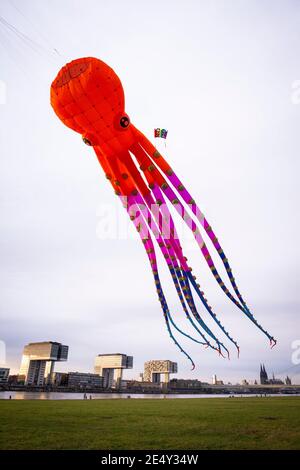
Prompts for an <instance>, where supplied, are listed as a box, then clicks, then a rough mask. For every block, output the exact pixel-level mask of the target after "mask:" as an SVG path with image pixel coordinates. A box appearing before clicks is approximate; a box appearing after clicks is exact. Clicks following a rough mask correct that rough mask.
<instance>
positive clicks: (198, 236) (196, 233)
mask: <svg viewBox="0 0 300 470" xmlns="http://www.w3.org/2000/svg"><path fill="white" fill-rule="evenodd" d="M137 132H138V135H139V138H140V142H141V144H140V145H141V148H142V150H143V151H144V153H145V158H146V159H148V160H147V161H148V162H149V163H150V165H149V167H151V171H153V172H155V175H156V177H157V178H158V180H159V183H160V186H161V189H162V190H163V192H164V194H165V195H166V196H167V198H168V199H169V200H170V201H171V202H172V204H173V205H174V207H175V209H176V210H177V212H178V213H179V214H180V216H181V217H182V218H183V220H184V221H185V222H186V223H187V225H188V226H189V228H190V229H191V230H192V231H193V234H194V237H195V239H196V241H197V243H198V245H199V247H200V249H201V251H202V254H203V255H204V258H205V259H206V262H207V264H208V266H209V268H210V270H211V272H212V273H213V275H214V277H215V279H216V281H217V282H218V284H219V286H220V287H221V289H222V290H223V291H224V292H225V294H226V295H227V297H229V299H230V300H231V301H232V302H233V303H234V304H235V305H236V306H237V307H238V308H239V309H240V310H241V311H242V312H243V313H244V314H245V315H246V316H247V317H248V318H249V319H250V320H251V321H252V322H253V323H254V324H255V325H256V327H257V328H259V329H260V331H262V332H263V333H264V334H265V335H266V336H267V337H268V338H269V340H270V343H271V346H272V347H273V346H274V345H275V344H276V340H275V339H274V337H273V336H271V335H270V334H269V333H268V331H267V330H265V329H264V328H263V327H262V326H261V325H260V324H259V323H258V322H257V320H256V319H255V317H254V315H253V314H252V313H251V312H250V310H249V308H248V307H247V305H246V304H245V303H243V304H242V303H240V302H239V301H237V300H236V299H235V298H234V297H233V295H232V294H231V293H230V291H229V290H228V289H227V287H226V286H225V284H224V282H223V281H222V278H221V276H220V275H219V273H218V271H217V269H216V267H215V264H214V262H213V260H212V258H211V256H210V254H209V251H208V249H207V247H206V245H205V242H204V240H203V238H202V236H201V234H200V231H199V229H198V227H197V226H196V224H195V222H194V221H193V220H192V219H191V218H190V216H189V215H187V212H186V211H185V210H184V207H183V205H182V204H181V203H180V201H179V200H178V198H177V196H176V194H175V193H174V192H173V190H172V189H171V188H170V186H169V185H168V184H167V183H166V181H165V180H164V178H163V176H162V175H161V173H160V172H159V171H158V169H157V167H156V165H155V163H154V161H153V160H151V159H150V157H149V155H148V153H149V152H152V154H151V153H150V155H152V158H153V159H155V158H156V159H157V160H158V162H159V161H160V160H161V161H162V162H164V164H163V165H162V164H161V165H160V168H161V169H162V171H163V172H164V173H165V174H166V175H168V173H167V172H168V171H169V170H170V171H169V172H170V173H172V174H173V171H172V170H171V169H170V167H169V166H168V164H167V163H166V161H165V160H164V159H163V157H162V156H161V155H160V154H159V153H158V152H157V150H156V149H155V147H154V146H153V145H152V144H151V142H149V141H148V140H147V139H146V138H145V137H144V136H143V134H142V133H140V132H139V131H137ZM154 154H155V155H156V156H154ZM158 165H159V163H158ZM149 167H148V168H149ZM199 212H200V210H199ZM200 213H201V212H200ZM182 214H184V216H183V215H182ZM201 214H202V213H201ZM200 219H201V217H200ZM224 256H225V255H224ZM224 260H225V261H224ZM224 260H223V261H224V262H225V263H226V264H227V263H228V260H227V258H226V259H225V258H224ZM272 343H273V345H272Z"/></svg>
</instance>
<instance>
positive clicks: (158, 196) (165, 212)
mask: <svg viewBox="0 0 300 470" xmlns="http://www.w3.org/2000/svg"><path fill="white" fill-rule="evenodd" d="M132 150H133V152H134V155H135V157H136V158H137V160H138V162H139V164H140V168H141V170H142V171H144V174H145V177H146V179H147V181H148V183H149V186H150V187H151V189H152V194H153V196H154V197H155V200H156V201H155V202H156V204H158V206H159V209H160V213H161V214H162V216H163V217H165V218H166V220H167V222H168V223H169V225H170V227H169V237H170V238H169V240H170V243H171V244H172V245H173V248H174V249H176V248H177V249H179V250H180V252H181V255H182V257H183V253H182V248H181V246H180V245H179V238H178V235H177V232H176V228H175V224H174V221H173V218H172V216H171V213H170V211H169V208H168V206H167V204H166V201H165V199H164V196H163V194H162V192H161V190H160V188H159V186H158V185H157V184H156V183H155V182H154V178H153V177H152V171H151V169H149V167H148V166H147V162H145V161H144V158H143V157H144V154H143V152H142V149H141V148H140V147H134V148H133V149H132ZM148 197H149V196H148ZM151 202H152V201H151V200H150V203H151ZM184 259H185V258H184ZM182 269H183V271H184V272H185V273H189V272H190V271H189V268H188V266H185V267H183V268H182ZM181 276H182V275H181V273H180V275H179V278H180V277H181ZM183 280H184V281H185V284H183V285H182V288H183V289H184V292H185V291H186V290H187V289H190V288H189V282H188V278H187V276H186V274H185V277H184V279H183ZM195 290H196V293H197V294H198V296H199V298H200V300H201V302H202V303H203V304H204V306H205V308H206V310H207V311H208V313H209V314H210V316H211V317H212V318H213V320H214V321H215V322H216V323H217V324H218V326H219V327H220V329H221V330H222V331H223V333H224V334H225V335H226V336H227V338H228V339H229V340H230V341H231V342H232V343H233V344H234V345H235V346H236V348H237V350H238V351H239V346H238V344H237V343H236V341H235V340H234V339H233V338H232V337H231V336H230V335H229V333H228V332H227V331H226V330H225V327H224V326H223V325H222V324H221V322H220V321H219V320H218V318H217V316H216V314H215V313H214V312H213V311H212V308H211V307H210V306H209V305H208V303H207V301H206V299H205V297H204V295H203V294H201V293H200V291H199V289H195ZM187 301H188V304H189V306H190V308H191V310H194V311H196V312H197V309H196V306H195V303H194V300H193V296H192V293H191V292H190V291H189V292H188V293H187ZM197 313H198V312H197ZM225 349H226V348H225ZM226 351H227V354H228V355H229V352H228V350H227V349H226Z"/></svg>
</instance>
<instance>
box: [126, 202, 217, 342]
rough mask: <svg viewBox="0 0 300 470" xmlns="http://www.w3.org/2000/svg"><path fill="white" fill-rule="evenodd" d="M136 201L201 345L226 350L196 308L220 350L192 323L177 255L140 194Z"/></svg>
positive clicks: (198, 320)
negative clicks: (178, 277)
mask: <svg viewBox="0 0 300 470" xmlns="http://www.w3.org/2000/svg"><path fill="white" fill-rule="evenodd" d="M135 199H136V203H137V204H138V205H139V207H140V208H141V206H143V207H142V208H141V210H142V212H143V213H145V215H144V218H145V220H147V222H148V224H149V222H150V224H149V225H150V227H151V230H152V232H153V234H154V236H155V238H156V239H157V243H158V245H159V247H160V249H161V251H162V254H163V256H164V258H165V259H166V261H167V264H168V267H169V270H170V273H171V276H172V279H173V282H174V285H175V288H176V291H177V293H178V296H179V299H180V301H181V304H182V307H183V309H184V312H185V313H186V315H187V316H188V319H189V321H190V322H191V323H192V324H193V326H194V328H195V329H196V330H197V331H198V333H199V334H200V335H201V337H202V338H203V339H204V341H205V343H201V344H204V345H208V346H210V347H212V348H213V349H215V350H218V351H219V349H220V346H222V347H223V348H224V349H225V350H226V348H225V346H224V345H223V344H222V343H220V341H219V340H218V339H217V338H216V337H215V335H214V334H213V333H212V332H211V331H210V329H209V328H208V327H207V325H206V324H205V323H204V321H203V320H202V319H201V317H200V315H199V313H198V312H197V310H196V308H195V309H193V310H192V313H193V316H194V317H195V319H196V320H197V322H198V323H199V324H200V325H201V327H202V328H203V329H204V330H205V331H206V333H207V334H208V335H209V336H211V337H212V338H213V339H214V340H215V341H216V343H217V344H218V348H215V347H214V346H213V345H211V344H210V343H209V341H208V340H207V339H206V337H205V336H204V334H203V333H202V332H201V331H200V330H199V328H198V327H197V326H196V325H195V324H194V322H193V321H192V318H191V317H190V315H189V312H188V310H187V309H186V305H185V303H184V300H183V297H182V293H181V290H180V285H179V284H178V281H177V282H176V280H177V275H176V271H175V267H177V268H179V266H178V264H176V263H177V262H176V254H175V252H174V251H173V250H172V248H171V247H170V245H169V244H168V242H167V241H166V240H164V239H163V238H162V236H161V233H160V232H159V230H158V228H157V226H156V224H155V221H154V220H153V219H152V216H151V213H150V211H149V210H148V209H147V207H146V206H145V202H144V200H143V198H142V197H141V195H140V194H138V195H136V196H135ZM172 264H173V266H172ZM183 293H184V296H185V297H187V295H186V292H184V291H183ZM186 300H187V302H189V300H188V299H187V298H186Z"/></svg>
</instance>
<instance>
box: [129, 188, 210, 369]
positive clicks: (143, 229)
mask: <svg viewBox="0 0 300 470" xmlns="http://www.w3.org/2000/svg"><path fill="white" fill-rule="evenodd" d="M132 197H133V204H131V197H129V198H128V200H129V203H128V205H127V212H128V214H129V215H130V218H131V219H132V217H134V219H132V221H133V223H134V225H135V227H136V229H137V231H138V233H139V234H140V237H141V239H142V241H143V243H144V246H145V249H146V252H147V256H148V259H149V261H150V264H151V269H152V273H153V276H154V282H155V285H156V290H157V294H158V299H159V301H160V304H161V307H162V310H163V313H164V318H165V321H166V325H167V329H168V332H169V335H170V337H171V338H172V340H173V341H174V343H175V344H176V346H177V347H178V348H179V349H180V351H181V352H182V353H183V354H184V355H185V356H186V357H187V358H188V359H189V360H190V362H191V364H192V368H193V369H194V368H195V363H194V361H193V359H192V358H191V356H190V355H189V354H188V353H187V352H186V351H185V350H184V349H183V348H182V346H181V345H180V344H179V343H178V341H177V340H176V338H175V337H174V336H173V333H172V330H171V328H170V324H169V321H170V322H171V324H172V325H173V327H174V328H175V329H176V330H177V331H179V332H180V333H181V334H182V335H184V336H186V337H187V338H189V339H191V340H192V341H195V342H196V343H199V344H206V343H202V342H200V341H198V340H197V339H195V338H193V337H192V336H190V335H188V334H187V333H185V332H184V331H182V330H181V329H180V328H179V327H178V326H177V325H176V323H175V322H174V320H173V318H172V316H171V313H170V310H169V307H168V304H167V301H166V298H165V295H164V292H163V289H162V285H161V282H160V279H159V275H158V268H157V261H156V256H155V249H154V244H153V241H152V238H151V235H150V234H149V231H148V228H147V225H146V223H145V221H143V220H142V219H139V221H137V220H136V217H135V216H134V215H133V214H132V213H131V209H132V207H133V206H135V205H136V204H137V203H136V201H135V199H134V196H132Z"/></svg>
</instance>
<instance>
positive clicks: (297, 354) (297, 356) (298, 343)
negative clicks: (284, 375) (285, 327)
mask: <svg viewBox="0 0 300 470" xmlns="http://www.w3.org/2000/svg"><path fill="white" fill-rule="evenodd" d="M292 349H295V351H294V352H293V353H292V363H293V364H294V365H295V366H297V365H299V364H300V339H295V340H294V341H293V342H292Z"/></svg>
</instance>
